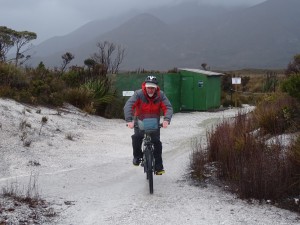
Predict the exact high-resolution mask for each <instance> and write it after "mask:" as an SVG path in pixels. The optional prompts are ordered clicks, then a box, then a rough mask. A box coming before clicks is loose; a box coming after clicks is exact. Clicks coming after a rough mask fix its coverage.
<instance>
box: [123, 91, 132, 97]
mask: <svg viewBox="0 0 300 225" xmlns="http://www.w3.org/2000/svg"><path fill="white" fill-rule="evenodd" d="M122 94H123V96H132V95H133V94H134V91H123V93H122Z"/></svg>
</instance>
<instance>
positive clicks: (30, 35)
mask: <svg viewBox="0 0 300 225" xmlns="http://www.w3.org/2000/svg"><path fill="white" fill-rule="evenodd" d="M36 38H37V35H36V33H34V32H30V31H15V30H12V29H10V28H7V27H5V26H1V27H0V61H2V62H6V61H7V59H6V55H7V53H8V52H9V50H10V49H11V48H12V47H14V46H15V47H16V54H15V58H13V59H10V60H9V61H12V60H15V65H16V66H17V65H18V64H20V65H21V64H23V63H24V62H25V61H26V60H28V59H29V58H30V55H26V56H25V55H24V53H25V52H27V51H28V50H29V49H30V48H31V46H28V47H27V48H26V49H25V50H23V51H22V49H23V48H24V46H26V45H27V44H28V43H29V42H30V41H32V40H34V39H36ZM21 59H22V61H20V60H21Z"/></svg>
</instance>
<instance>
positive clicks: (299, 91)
mask: <svg viewBox="0 0 300 225" xmlns="http://www.w3.org/2000/svg"><path fill="white" fill-rule="evenodd" d="M281 89H282V91H284V92H287V93H288V94H289V95H290V96H292V97H295V98H296V99H297V100H298V101H300V74H293V75H291V76H289V77H288V78H287V79H286V80H285V81H283V83H282V84H281Z"/></svg>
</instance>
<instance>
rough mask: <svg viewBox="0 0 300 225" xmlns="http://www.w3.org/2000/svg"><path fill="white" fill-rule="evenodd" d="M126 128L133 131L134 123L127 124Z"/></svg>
mask: <svg viewBox="0 0 300 225" xmlns="http://www.w3.org/2000/svg"><path fill="white" fill-rule="evenodd" d="M126 126H127V127H128V128H130V129H132V128H133V127H134V122H127V124H126Z"/></svg>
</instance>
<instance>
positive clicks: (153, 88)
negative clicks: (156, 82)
mask: <svg viewBox="0 0 300 225" xmlns="http://www.w3.org/2000/svg"><path fill="white" fill-rule="evenodd" d="M146 91H147V94H148V95H149V97H152V96H153V95H154V93H155V91H156V88H155V87H146Z"/></svg>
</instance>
